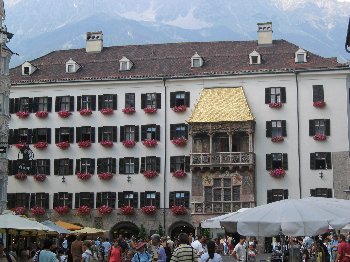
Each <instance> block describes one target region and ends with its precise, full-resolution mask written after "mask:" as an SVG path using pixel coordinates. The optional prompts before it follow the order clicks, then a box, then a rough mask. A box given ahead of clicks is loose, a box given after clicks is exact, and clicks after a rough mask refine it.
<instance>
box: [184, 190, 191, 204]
mask: <svg viewBox="0 0 350 262" xmlns="http://www.w3.org/2000/svg"><path fill="white" fill-rule="evenodd" d="M184 193H185V194H184V197H185V203H184V204H185V207H190V192H189V191H185V192H184Z"/></svg>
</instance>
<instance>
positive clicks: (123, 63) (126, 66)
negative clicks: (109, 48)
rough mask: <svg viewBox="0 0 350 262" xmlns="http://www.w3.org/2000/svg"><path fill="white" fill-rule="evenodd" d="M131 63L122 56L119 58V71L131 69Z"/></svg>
mask: <svg viewBox="0 0 350 262" xmlns="http://www.w3.org/2000/svg"><path fill="white" fill-rule="evenodd" d="M132 66H133V63H132V62H131V61H130V60H129V59H127V58H126V57H125V56H123V58H122V59H120V60H119V71H128V70H131V68H132Z"/></svg>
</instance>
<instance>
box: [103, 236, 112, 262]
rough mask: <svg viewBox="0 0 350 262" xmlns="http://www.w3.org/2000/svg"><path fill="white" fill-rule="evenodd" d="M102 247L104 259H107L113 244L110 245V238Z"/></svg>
mask: <svg viewBox="0 0 350 262" xmlns="http://www.w3.org/2000/svg"><path fill="white" fill-rule="evenodd" d="M102 246H103V252H104V259H105V258H107V255H108V252H109V250H110V249H111V247H112V245H111V243H109V239H108V238H106V239H105V241H103V243H102Z"/></svg>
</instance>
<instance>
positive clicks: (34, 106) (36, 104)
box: [32, 97, 39, 113]
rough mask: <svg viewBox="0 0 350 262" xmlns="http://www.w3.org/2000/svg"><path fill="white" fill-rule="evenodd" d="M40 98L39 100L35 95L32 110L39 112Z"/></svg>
mask: <svg viewBox="0 0 350 262" xmlns="http://www.w3.org/2000/svg"><path fill="white" fill-rule="evenodd" d="M38 100H39V98H38V97H34V98H33V106H32V112H33V113H36V112H38Z"/></svg>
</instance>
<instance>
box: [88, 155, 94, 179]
mask: <svg viewBox="0 0 350 262" xmlns="http://www.w3.org/2000/svg"><path fill="white" fill-rule="evenodd" d="M89 173H90V174H92V175H93V174H95V158H90V168H89Z"/></svg>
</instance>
